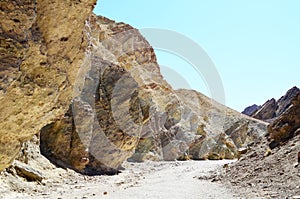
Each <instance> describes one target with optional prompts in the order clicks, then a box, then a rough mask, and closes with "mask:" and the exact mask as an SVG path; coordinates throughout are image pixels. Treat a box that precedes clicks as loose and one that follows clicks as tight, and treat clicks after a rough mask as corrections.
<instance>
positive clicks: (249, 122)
mask: <svg viewBox="0 0 300 199" xmlns="http://www.w3.org/2000/svg"><path fill="white" fill-rule="evenodd" d="M175 92H176V94H177V97H178V100H179V103H180V107H181V108H180V115H181V117H180V120H179V122H178V123H176V124H174V125H172V126H171V127H169V128H168V129H163V128H161V127H160V128H161V129H162V130H161V132H160V136H159V137H156V136H149V137H147V138H142V139H141V140H140V143H139V145H138V147H137V149H136V153H135V154H134V156H133V157H132V158H131V159H130V160H133V161H143V160H145V159H149V158H150V159H154V160H175V159H181V160H182V159H185V160H186V159H194V160H203V159H211V160H220V159H234V158H237V157H238V150H239V148H243V147H247V145H248V144H249V143H251V142H253V141H254V140H255V139H257V138H259V137H261V136H263V135H264V134H265V133H266V123H264V122H261V121H258V120H255V119H251V118H249V117H247V116H243V115H242V114H240V113H239V112H237V111H234V110H232V109H230V108H227V107H225V106H224V105H221V104H219V103H217V102H215V101H213V100H212V99H210V98H208V97H206V96H204V95H203V94H201V93H198V92H196V91H191V90H184V89H180V90H177V91H175ZM153 135H155V134H153ZM155 143H156V144H155ZM157 143H158V144H159V146H160V148H159V149H160V150H162V151H157V148H158V147H157V145H158V144H157Z"/></svg>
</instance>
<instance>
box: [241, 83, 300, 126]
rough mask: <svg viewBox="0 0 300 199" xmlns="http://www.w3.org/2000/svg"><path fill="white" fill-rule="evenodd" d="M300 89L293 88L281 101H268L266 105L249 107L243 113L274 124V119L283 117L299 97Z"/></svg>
mask: <svg viewBox="0 0 300 199" xmlns="http://www.w3.org/2000/svg"><path fill="white" fill-rule="evenodd" d="M299 92H300V89H299V88H297V87H293V88H291V89H290V90H288V91H287V93H286V94H285V95H284V96H282V97H281V98H280V99H279V100H277V101H276V100H275V99H274V98H272V99H271V100H268V101H267V102H266V103H265V104H264V105H262V106H257V105H253V106H250V107H247V108H246V109H245V110H244V111H243V112H242V113H243V114H245V115H248V116H251V117H254V118H256V119H259V120H264V121H267V122H272V121H273V120H274V118H277V117H279V116H281V115H282V114H283V113H284V112H285V111H286V110H287V109H289V107H290V106H291V104H292V101H293V100H294V98H295V97H296V96H297V95H298V93H299Z"/></svg>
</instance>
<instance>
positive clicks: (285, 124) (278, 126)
mask: <svg viewBox="0 0 300 199" xmlns="http://www.w3.org/2000/svg"><path fill="white" fill-rule="evenodd" d="M268 132H269V134H270V138H271V140H272V141H273V142H275V143H272V144H273V146H274V144H275V146H277V145H282V144H284V143H285V142H286V141H288V140H290V139H292V138H293V137H295V136H297V135H300V92H298V95H297V96H295V97H294V99H293V101H292V102H291V105H290V106H289V108H288V109H287V110H286V111H285V112H283V114H281V115H280V116H279V117H278V118H277V119H276V120H275V121H274V122H272V123H271V124H270V125H269V126H268ZM272 148H273V147H272Z"/></svg>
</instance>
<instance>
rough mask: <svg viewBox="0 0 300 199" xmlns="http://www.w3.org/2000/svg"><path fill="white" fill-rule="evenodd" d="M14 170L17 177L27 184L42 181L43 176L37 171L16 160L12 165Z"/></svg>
mask: <svg viewBox="0 0 300 199" xmlns="http://www.w3.org/2000/svg"><path fill="white" fill-rule="evenodd" d="M14 168H15V170H16V172H17V174H18V175H19V176H21V177H23V178H25V179H26V180H27V181H29V182H32V181H38V182H41V181H42V180H43V176H42V174H41V173H40V172H39V171H37V170H35V169H33V168H31V167H30V166H28V165H26V164H24V163H22V162H19V161H17V160H16V161H15V163H14Z"/></svg>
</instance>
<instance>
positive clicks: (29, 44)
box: [0, 0, 96, 171]
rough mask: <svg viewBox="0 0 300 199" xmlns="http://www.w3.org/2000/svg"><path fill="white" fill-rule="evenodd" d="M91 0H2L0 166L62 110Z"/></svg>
mask: <svg viewBox="0 0 300 199" xmlns="http://www.w3.org/2000/svg"><path fill="white" fill-rule="evenodd" d="M95 3H96V1H95V0H81V1H73V0H66V1H60V0H53V1H43V0H24V1H12V0H1V2H0V14H1V20H0V109H1V112H0V126H1V128H0V171H1V170H3V169H4V168H6V167H8V166H9V165H10V164H11V163H12V160H13V159H14V158H15V156H16V155H17V154H18V152H19V149H20V146H21V143H22V142H24V141H26V140H28V139H30V138H31V136H32V135H34V134H36V133H37V132H38V131H39V130H40V129H41V128H42V127H43V126H45V125H46V124H48V123H50V122H51V121H53V120H55V119H56V118H57V117H58V116H60V115H64V113H65V112H66V111H67V109H68V107H69V104H70V101H71V99H72V93H73V92H72V91H73V85H74V82H75V77H76V75H77V73H78V69H79V67H80V65H81V62H82V59H83V56H84V49H85V46H86V43H84V42H82V41H83V37H84V35H83V30H84V25H85V20H86V19H87V18H88V16H89V15H90V13H91V11H92V8H93V6H94V4H95Z"/></svg>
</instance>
